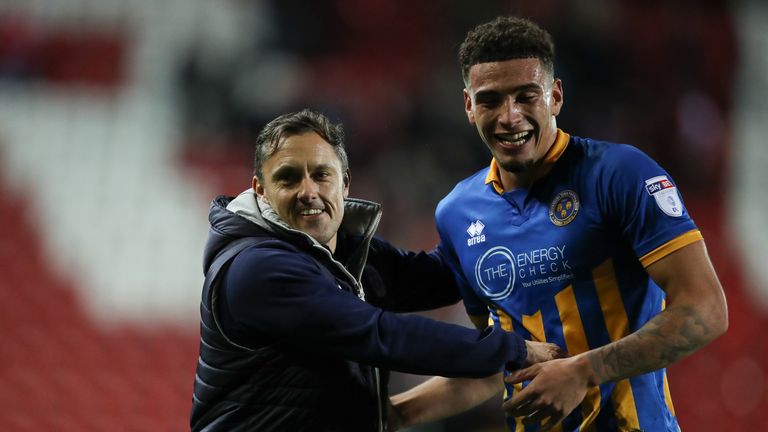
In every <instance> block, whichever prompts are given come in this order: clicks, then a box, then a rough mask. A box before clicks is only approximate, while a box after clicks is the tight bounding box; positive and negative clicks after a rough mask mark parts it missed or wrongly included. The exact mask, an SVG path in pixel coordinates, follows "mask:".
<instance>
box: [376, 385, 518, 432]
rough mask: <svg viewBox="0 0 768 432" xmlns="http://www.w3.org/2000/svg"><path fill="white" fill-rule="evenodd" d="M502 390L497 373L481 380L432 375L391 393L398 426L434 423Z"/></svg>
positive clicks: (478, 403) (477, 403)
mask: <svg viewBox="0 0 768 432" xmlns="http://www.w3.org/2000/svg"><path fill="white" fill-rule="evenodd" d="M502 389H503V381H502V377H501V374H500V373H499V374H496V375H491V376H489V377H486V378H481V379H471V378H443V377H434V378H432V379H430V380H428V381H426V382H424V383H422V384H420V385H418V386H416V387H414V388H412V389H410V390H408V391H406V392H403V393H400V394H398V395H395V396H392V398H391V402H392V405H393V408H394V409H395V411H396V412H397V414H398V417H399V418H400V420H401V426H404V427H408V426H413V425H417V424H423V423H429V422H434V421H437V420H440V419H443V418H446V417H450V416H452V415H456V414H458V413H461V412H463V411H466V410H469V409H471V408H474V407H476V406H477V405H480V404H481V403H483V402H485V401H487V400H488V399H490V398H491V397H493V396H494V395H496V394H498V393H499V392H501V390H502Z"/></svg>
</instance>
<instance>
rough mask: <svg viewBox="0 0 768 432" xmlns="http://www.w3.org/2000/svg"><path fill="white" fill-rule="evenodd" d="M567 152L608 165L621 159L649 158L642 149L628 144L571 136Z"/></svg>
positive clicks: (588, 160) (585, 159)
mask: <svg viewBox="0 0 768 432" xmlns="http://www.w3.org/2000/svg"><path fill="white" fill-rule="evenodd" d="M568 150H569V152H570V153H571V154H574V155H576V156H578V157H580V158H582V159H583V160H584V161H587V162H592V163H595V164H605V165H610V164H612V163H616V162H621V161H630V162H631V161H635V160H638V159H649V157H648V156H647V155H646V154H645V153H643V151H642V150H640V149H638V148H637V147H635V146H633V145H630V144H622V143H615V142H610V141H599V140H594V139H590V138H581V137H577V136H573V137H571V143H570V145H569V149H568Z"/></svg>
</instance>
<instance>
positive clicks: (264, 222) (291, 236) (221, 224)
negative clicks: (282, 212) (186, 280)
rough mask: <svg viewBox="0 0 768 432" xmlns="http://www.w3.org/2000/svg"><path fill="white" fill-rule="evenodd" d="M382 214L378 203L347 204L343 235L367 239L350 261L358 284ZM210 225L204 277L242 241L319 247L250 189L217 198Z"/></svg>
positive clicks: (349, 201) (349, 200) (347, 201)
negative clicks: (272, 240)
mask: <svg viewBox="0 0 768 432" xmlns="http://www.w3.org/2000/svg"><path fill="white" fill-rule="evenodd" d="M381 213H382V211H381V205H380V204H378V203H374V202H371V201H366V200H361V199H356V198H347V199H345V200H344V218H343V219H342V221H341V227H340V228H339V231H340V232H343V233H344V234H346V235H348V236H353V237H362V239H363V241H362V242H361V243H360V244H359V245H358V247H357V248H356V249H355V250H354V252H353V253H352V258H351V259H350V260H349V263H350V264H351V265H349V267H350V269H349V270H350V272H351V273H352V274H353V275H354V276H355V278H356V279H358V280H359V279H360V276H361V275H362V270H363V267H364V265H365V260H366V259H367V257H368V245H369V244H370V240H371V238H372V237H373V234H374V233H375V232H376V229H377V228H378V226H379V221H380V220H381ZM208 222H209V224H210V227H209V229H208V241H207V242H206V245H205V250H204V252H203V273H204V274H205V273H207V272H208V268H209V267H210V265H211V263H213V260H214V259H215V258H216V256H217V255H218V254H219V253H220V252H221V251H222V250H223V249H224V248H225V247H226V246H227V245H228V244H229V243H230V242H232V241H234V240H237V239H239V238H243V237H275V238H278V239H280V240H284V241H287V242H289V243H291V244H294V245H297V246H299V247H313V246H314V245H319V243H318V242H317V241H316V240H315V239H313V238H312V237H310V236H309V235H307V234H305V233H303V232H301V231H297V230H294V229H292V228H290V227H289V226H288V225H287V224H286V223H285V222H283V221H282V220H281V219H280V217H279V216H278V215H277V213H276V212H275V211H274V210H273V209H272V207H270V206H269V204H267V203H265V202H263V201H260V200H259V199H258V197H257V196H256V193H255V192H254V191H253V189H247V190H245V191H243V192H242V193H240V195H238V196H237V197H235V198H232V197H228V196H224V195H221V196H218V197H216V198H214V200H213V201H211V208H210V211H209V213H208ZM357 267H359V268H357Z"/></svg>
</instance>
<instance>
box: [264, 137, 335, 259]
mask: <svg viewBox="0 0 768 432" xmlns="http://www.w3.org/2000/svg"><path fill="white" fill-rule="evenodd" d="M262 173H263V178H264V181H263V182H260V181H259V179H258V177H254V178H253V189H254V190H255V191H256V194H257V195H259V196H260V197H262V198H263V199H265V200H266V201H267V202H268V203H269V205H270V206H272V208H273V209H274V210H275V211H276V212H277V214H278V215H279V216H280V218H281V219H282V220H283V221H284V222H285V223H286V224H288V226H290V227H291V228H293V229H295V230H298V231H302V232H304V233H306V234H308V235H310V236H311V237H312V238H314V239H315V240H317V241H318V242H319V243H321V244H324V245H326V246H328V247H329V248H330V249H331V251H335V250H336V234H337V232H338V230H339V226H341V220H342V218H343V217H344V198H346V197H347V195H348V194H349V174H348V173H346V172H344V171H343V170H342V165H341V161H340V160H339V157H338V156H337V155H336V152H334V150H333V147H332V146H331V145H330V144H329V143H328V142H326V141H325V140H323V139H322V138H321V137H320V136H319V135H318V134H317V133H315V132H306V133H302V134H299V135H291V136H288V137H287V138H284V139H283V142H282V143H280V145H279V146H278V148H277V151H276V152H275V153H274V154H272V155H271V156H270V157H269V158H268V159H267V160H266V161H265V162H264V166H263V168H262Z"/></svg>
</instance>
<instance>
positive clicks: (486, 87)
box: [464, 58, 563, 189]
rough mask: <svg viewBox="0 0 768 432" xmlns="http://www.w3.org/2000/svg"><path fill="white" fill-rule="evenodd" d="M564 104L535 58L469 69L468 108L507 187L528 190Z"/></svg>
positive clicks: (559, 86) (558, 84)
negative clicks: (534, 169) (525, 187)
mask: <svg viewBox="0 0 768 432" xmlns="http://www.w3.org/2000/svg"><path fill="white" fill-rule="evenodd" d="M562 105H563V89H562V83H561V82H560V80H559V79H554V78H553V77H552V73H551V72H549V71H548V70H547V69H546V68H544V67H542V65H541V62H540V61H539V60H538V59H536V58H524V59H514V60H506V61H499V62H488V63H479V64H476V65H473V66H472V67H471V68H470V69H469V74H468V77H467V88H466V89H464V106H465V110H466V112H467V118H468V119H469V122H470V123H472V124H473V125H475V126H476V127H477V131H478V133H479V134H480V138H482V140H483V141H484V142H485V144H486V145H487V146H488V148H489V149H490V151H491V154H492V155H493V157H494V158H495V159H496V162H497V163H498V164H499V166H500V167H501V170H500V173H499V174H500V175H501V178H502V181H503V182H504V187H505V189H508V188H510V187H518V186H525V184H526V181H530V178H531V174H532V168H533V167H534V166H535V165H536V163H537V162H539V161H540V160H541V159H542V158H543V157H544V155H545V154H546V153H547V150H549V148H550V147H551V146H552V144H553V143H554V142H555V138H556V136H557V124H556V121H555V117H556V116H557V115H558V114H559V113H560V108H561V107H562Z"/></svg>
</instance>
